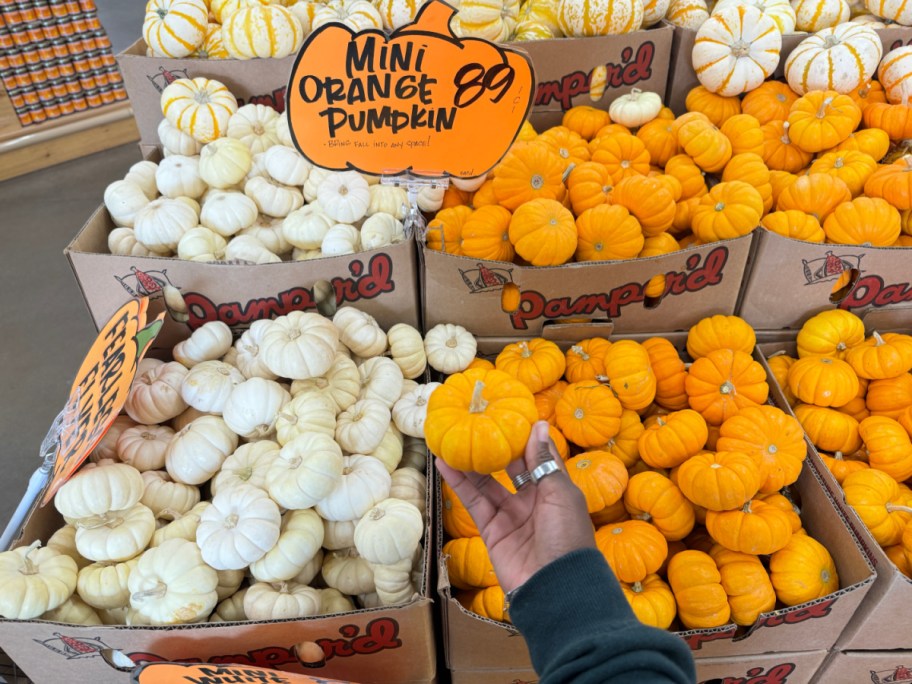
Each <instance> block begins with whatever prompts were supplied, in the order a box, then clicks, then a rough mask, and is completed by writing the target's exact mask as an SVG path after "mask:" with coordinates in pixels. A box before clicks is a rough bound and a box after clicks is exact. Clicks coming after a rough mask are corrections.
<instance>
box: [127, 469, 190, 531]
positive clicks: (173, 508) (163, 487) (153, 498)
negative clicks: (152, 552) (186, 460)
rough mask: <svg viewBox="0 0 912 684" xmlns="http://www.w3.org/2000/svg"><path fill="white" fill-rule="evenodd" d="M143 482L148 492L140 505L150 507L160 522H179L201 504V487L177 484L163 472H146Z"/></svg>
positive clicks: (144, 493)
mask: <svg viewBox="0 0 912 684" xmlns="http://www.w3.org/2000/svg"><path fill="white" fill-rule="evenodd" d="M143 482H145V484H146V491H144V492H143V497H142V499H140V503H142V504H143V505H144V506H148V507H149V509H150V510H151V511H152V514H153V515H154V516H155V518H156V519H158V520H177V519H178V518H180V517H181V516H182V515H183V514H184V513H186V512H187V511H189V510H190V509H191V508H193V507H194V506H196V504H198V503H199V502H200V491H199V487H194V486H193V485H188V484H184V483H182V482H175V481H174V480H172V479H171V477H170V476H169V475H168V473H166V472H163V471H161V470H149V471H146V472H145V473H143Z"/></svg>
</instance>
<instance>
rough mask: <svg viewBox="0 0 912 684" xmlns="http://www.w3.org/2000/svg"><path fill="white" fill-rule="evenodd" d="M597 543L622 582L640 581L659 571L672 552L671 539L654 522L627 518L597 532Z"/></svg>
mask: <svg viewBox="0 0 912 684" xmlns="http://www.w3.org/2000/svg"><path fill="white" fill-rule="evenodd" d="M595 545H596V547H598V550H599V551H601V552H602V555H603V556H605V560H607V561H608V565H610V566H611V569H612V570H613V571H614V574H615V575H616V576H617V578H618V579H619V580H621V581H622V582H640V581H642V580H644V579H646V576H647V575H651V574H653V573H654V572H656V571H657V570H658V569H659V567H660V566H661V565H662V562H663V561H664V560H665V557H666V556H667V555H668V542H667V541H665V537H663V536H662V535H661V533H660V532H659V531H658V530H657V529H656V528H655V527H653V526H652V525H650V524H649V523H647V522H643V521H642V520H627V521H625V522H621V523H614V524H610V525H605V526H604V527H601V528H599V529H598V530H596V532H595Z"/></svg>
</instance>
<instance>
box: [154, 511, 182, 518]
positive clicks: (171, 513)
mask: <svg viewBox="0 0 912 684" xmlns="http://www.w3.org/2000/svg"><path fill="white" fill-rule="evenodd" d="M156 517H158V518H161V519H162V520H177V519H178V518H180V517H181V512H180V511H175V510H174V509H173V508H163V509H161V510H160V511H159V512H158V516H156Z"/></svg>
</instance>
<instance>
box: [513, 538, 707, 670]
mask: <svg viewBox="0 0 912 684" xmlns="http://www.w3.org/2000/svg"><path fill="white" fill-rule="evenodd" d="M510 619H511V620H512V621H513V624H514V625H515V626H516V628H517V629H518V630H519V631H520V632H522V635H523V637H525V639H526V643H527V644H528V645H529V653H530V654H531V655H532V665H533V667H535V671H536V672H538V674H539V676H540V677H541V684H559V683H562V682H567V683H568V684H569V683H570V682H573V684H582V683H585V682H591V683H592V684H595V683H596V682H598V683H601V682H611V683H612V684H618V683H620V682H635V683H636V684H645V683H646V682H649V684H663V683H666V682H675V683H680V684H685V683H690V684H692V683H693V682H694V681H696V674H695V671H694V663H693V657H692V656H691V654H690V649H689V648H688V647H687V644H686V643H685V642H684V641H683V640H682V639H680V638H679V637H677V636H675V635H674V634H672V633H670V632H666V631H664V630H661V629H656V628H654V627H649V626H647V625H644V624H642V623H641V622H640V621H639V620H637V618H636V616H635V615H634V614H633V611H632V610H631V609H630V605H629V604H628V603H627V599H626V598H624V594H623V592H622V591H621V587H620V585H619V584H618V581H617V579H616V578H615V577H614V573H613V572H612V571H611V568H609V567H608V564H607V563H606V562H605V559H604V557H603V556H602V554H601V553H599V552H598V551H597V550H595V549H582V550H580V551H574V552H572V553H568V554H567V555H566V556H563V557H561V558H559V559H557V560H556V561H554V562H553V563H550V564H548V565H546V566H545V567H544V568H542V569H541V570H539V571H538V572H537V573H535V574H534V575H533V576H532V577H531V578H529V580H528V581H527V582H526V583H525V584H523V585H522V587H520V589H519V590H518V591H517V592H516V593H515V594H514V595H513V600H512V602H511V603H510Z"/></svg>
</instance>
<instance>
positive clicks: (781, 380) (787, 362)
mask: <svg viewBox="0 0 912 684" xmlns="http://www.w3.org/2000/svg"><path fill="white" fill-rule="evenodd" d="M795 361H797V359H795V358H794V357H791V356H789V355H788V354H786V353H785V352H782V351H779V352H776V353H774V354H771V355H770V356H768V357H766V365H768V366H769V369H770V370H771V371H772V373H773V377H774V378H775V379H776V383H777V384H778V385H779V387H780V389H781V390H782V394H783V395H784V396H785V400H786V401H787V402H788V404H789V406H794V405H795V402H796V401H797V398H796V397H795V395H794V394H792V391H791V390H790V389H789V388H788V369H789V368H791V367H792V364H793V363H795Z"/></svg>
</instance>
